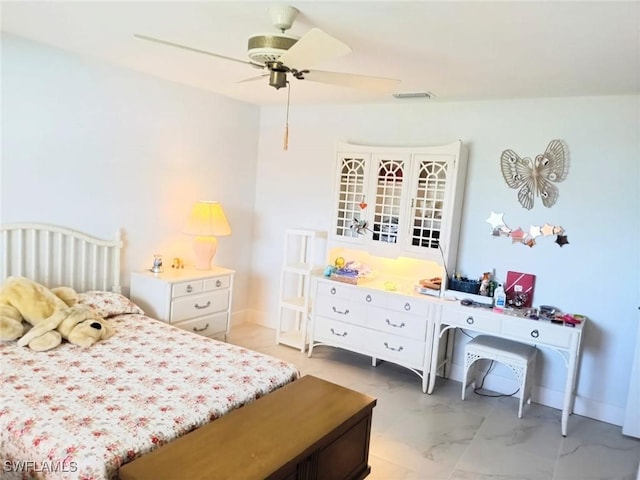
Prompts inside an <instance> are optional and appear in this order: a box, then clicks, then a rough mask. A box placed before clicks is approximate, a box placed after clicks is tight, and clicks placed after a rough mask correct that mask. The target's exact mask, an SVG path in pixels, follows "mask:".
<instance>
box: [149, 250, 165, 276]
mask: <svg viewBox="0 0 640 480" xmlns="http://www.w3.org/2000/svg"><path fill="white" fill-rule="evenodd" d="M151 271H152V272H153V273H162V272H163V268H162V257H161V256H160V255H158V254H155V255H154V256H153V267H151Z"/></svg>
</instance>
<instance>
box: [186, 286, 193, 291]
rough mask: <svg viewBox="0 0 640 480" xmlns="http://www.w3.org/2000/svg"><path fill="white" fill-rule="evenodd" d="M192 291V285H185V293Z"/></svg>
mask: <svg viewBox="0 0 640 480" xmlns="http://www.w3.org/2000/svg"><path fill="white" fill-rule="evenodd" d="M191 292H193V287H192V286H191V284H189V285H187V293H191Z"/></svg>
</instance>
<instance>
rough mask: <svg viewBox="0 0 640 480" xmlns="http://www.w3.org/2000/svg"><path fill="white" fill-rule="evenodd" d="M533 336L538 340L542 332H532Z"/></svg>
mask: <svg viewBox="0 0 640 480" xmlns="http://www.w3.org/2000/svg"><path fill="white" fill-rule="evenodd" d="M531 336H532V337H533V338H538V337H539V336H540V332H539V331H538V330H537V329H536V330H531Z"/></svg>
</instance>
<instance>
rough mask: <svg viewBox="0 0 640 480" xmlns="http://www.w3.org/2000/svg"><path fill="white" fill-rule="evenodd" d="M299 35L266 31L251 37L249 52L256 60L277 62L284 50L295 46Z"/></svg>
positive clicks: (251, 57) (250, 56) (252, 58)
mask: <svg viewBox="0 0 640 480" xmlns="http://www.w3.org/2000/svg"><path fill="white" fill-rule="evenodd" d="M298 39H299V37H296V36H294V35H286V34H284V33H283V34H272V33H264V34H258V35H253V36H251V37H250V38H249V42H248V49H247V54H248V55H249V58H250V59H251V60H252V61H254V62H260V63H264V64H266V63H270V62H276V61H277V60H278V59H279V58H280V57H281V56H282V54H283V53H284V52H286V51H287V50H289V49H290V48H291V47H293V46H294V45H295V44H296V42H297V41H298Z"/></svg>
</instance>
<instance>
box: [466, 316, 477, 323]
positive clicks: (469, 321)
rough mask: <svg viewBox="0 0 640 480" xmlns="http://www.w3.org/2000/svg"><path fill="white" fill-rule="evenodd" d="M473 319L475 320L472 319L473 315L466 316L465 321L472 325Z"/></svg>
mask: <svg viewBox="0 0 640 480" xmlns="http://www.w3.org/2000/svg"><path fill="white" fill-rule="evenodd" d="M474 321H475V320H474V319H473V317H467V323H468V324H469V325H473V322H474Z"/></svg>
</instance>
